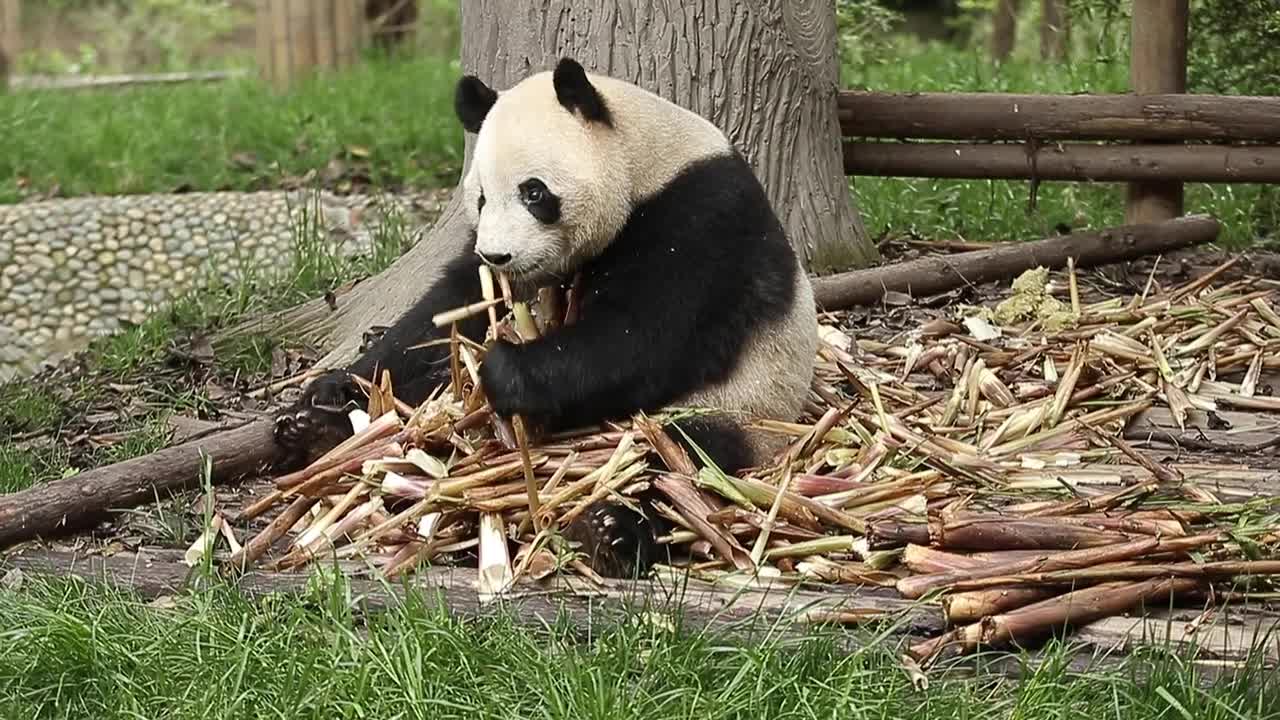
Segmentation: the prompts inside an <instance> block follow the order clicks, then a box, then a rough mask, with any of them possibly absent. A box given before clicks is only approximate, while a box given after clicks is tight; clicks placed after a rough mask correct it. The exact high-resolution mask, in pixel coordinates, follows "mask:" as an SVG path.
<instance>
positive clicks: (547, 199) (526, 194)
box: [518, 178, 560, 225]
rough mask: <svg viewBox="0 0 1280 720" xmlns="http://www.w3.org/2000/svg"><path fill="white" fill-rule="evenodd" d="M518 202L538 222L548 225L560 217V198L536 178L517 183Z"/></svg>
mask: <svg viewBox="0 0 1280 720" xmlns="http://www.w3.org/2000/svg"><path fill="white" fill-rule="evenodd" d="M518 189H519V191H520V202H522V203H524V206H525V207H526V208H528V209H529V214H530V215H532V216H534V217H535V218H537V219H538V222H541V223H544V224H547V225H550V224H551V223H554V222H555V221H557V220H559V219H560V198H559V197H556V194H555V193H553V192H551V191H550V190H548V189H547V186H546V184H545V183H543V182H542V181H541V180H539V179H538V178H529V179H528V180H525V181H524V182H522V183H520V185H519V188H518Z"/></svg>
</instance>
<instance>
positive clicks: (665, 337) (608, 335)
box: [480, 308, 715, 425]
mask: <svg viewBox="0 0 1280 720" xmlns="http://www.w3.org/2000/svg"><path fill="white" fill-rule="evenodd" d="M688 335H689V333H688V332H687V331H686V330H685V329H683V328H681V327H679V326H672V325H669V324H662V323H653V322H652V321H649V322H640V321H639V320H638V318H635V317H633V316H631V315H630V314H629V313H624V312H616V311H615V312H607V311H602V309H601V308H594V309H593V311H592V313H591V314H590V315H589V316H587V317H584V318H583V319H582V320H580V321H579V322H578V323H576V324H574V325H572V326H569V327H566V328H563V329H561V330H559V331H557V332H556V333H554V334H552V335H548V336H546V337H543V338H541V339H538V340H535V341H533V342H530V343H527V344H524V345H512V344H510V343H506V342H499V343H496V344H495V345H494V347H493V348H491V349H490V350H489V352H488V354H487V355H486V357H485V361H484V363H483V364H482V365H481V367H480V375H481V382H482V383H483V385H484V387H485V392H486V395H487V396H488V398H489V401H490V403H491V404H492V405H493V407H494V409H495V410H496V411H497V412H498V414H499V415H502V416H505V417H509V416H510V415H512V414H514V413H520V414H524V415H527V416H531V417H538V418H548V419H555V420H557V421H559V422H561V423H567V424H570V425H576V424H589V423H596V422H600V421H601V420H605V419H609V418H615V417H619V416H625V415H629V414H631V413H633V412H635V411H636V410H640V409H645V410H652V409H656V408H658V407H660V406H662V405H664V404H666V403H668V402H670V401H671V400H672V399H673V398H675V397H677V396H679V395H681V394H683V393H684V392H687V391H689V390H692V389H694V388H696V387H699V386H700V385H702V384H704V383H705V382H706V381H707V380H708V377H707V376H708V374H709V373H710V370H709V369H710V368H711V367H715V364H714V361H710V362H707V361H704V360H703V359H701V358H698V357H691V356H690V354H689V353H690V351H691V350H692V351H693V352H695V353H696V352H697V350H696V349H694V348H689V347H687V343H686V342H684V339H685V338H687V337H688Z"/></svg>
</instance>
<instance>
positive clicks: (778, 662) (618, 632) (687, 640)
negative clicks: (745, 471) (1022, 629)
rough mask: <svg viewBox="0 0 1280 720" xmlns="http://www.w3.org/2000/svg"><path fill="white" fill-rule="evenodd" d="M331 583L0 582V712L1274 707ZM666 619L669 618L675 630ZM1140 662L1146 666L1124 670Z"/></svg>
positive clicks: (1159, 687)
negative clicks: (542, 625) (447, 607)
mask: <svg viewBox="0 0 1280 720" xmlns="http://www.w3.org/2000/svg"><path fill="white" fill-rule="evenodd" d="M350 601H351V597H349V595H348V594H346V592H344V589H343V587H342V585H340V584H335V585H332V586H330V585H327V584H326V583H324V582H316V583H314V584H313V592H312V594H310V595H306V596H303V597H302V598H300V599H291V598H285V597H281V596H277V597H273V598H269V599H266V600H263V601H260V602H249V601H246V600H244V599H243V598H242V597H240V596H238V595H236V594H235V593H234V592H231V591H228V590H227V589H226V588H225V587H221V586H218V587H214V588H212V589H208V590H205V591H202V592H199V593H196V594H192V595H185V596H180V597H178V598H176V599H174V601H173V602H170V603H165V605H167V607H153V606H149V605H148V604H147V603H144V602H142V601H139V600H137V599H136V598H135V597H133V596H131V595H129V594H125V593H122V592H119V591H111V590H104V589H102V588H100V587H95V586H86V585H84V584H82V583H80V582H72V581H66V580H59V581H49V582H43V581H41V582H37V581H35V580H34V579H31V578H28V579H26V580H25V582H24V587H23V589H22V591H21V592H5V591H2V590H0V646H3V647H4V648H5V652H3V653H0V698H3V701H0V707H4V708H5V709H4V711H3V713H2V714H3V716H4V717H5V718H65V717H94V718H166V719H168V718H175V719H176V718H196V717H200V718H213V717H218V718H239V717H246V718H247V717H254V718H378V717H387V718H391V717H395V718H451V717H457V718H468V719H470V718H534V717H539V718H567V719H571V720H590V719H592V718H600V719H607V720H625V719H626V718H644V720H666V719H667V718H699V719H705V720H717V719H719V718H752V719H754V718H765V717H767V718H779V719H782V718H836V717H841V718H843V717H850V718H886V719H889V718H957V719H958V718H1000V719H1001V720H1005V719H1007V718H1028V719H1031V718H1034V719H1035V720H1051V719H1053V718H1089V719H1090V720H1104V719H1109V718H1115V719H1116V720H1138V719H1141V718H1170V719H1180V718H1187V719H1188V720H1189V719H1190V718H1196V719H1197V720H1217V719H1222V720H1227V719H1228V718H1258V719H1262V718H1274V717H1277V715H1280V695H1277V684H1276V682H1275V679H1274V677H1273V676H1272V675H1270V674H1268V673H1267V672H1265V671H1257V670H1246V671H1245V672H1244V674H1243V675H1242V676H1241V677H1240V678H1238V679H1236V680H1234V681H1222V682H1219V683H1217V684H1216V685H1213V686H1212V687H1211V688H1206V687H1202V686H1198V682H1197V681H1199V680H1202V678H1199V677H1198V675H1197V673H1196V671H1195V670H1193V669H1191V668H1190V667H1188V666H1186V665H1183V664H1181V663H1179V662H1178V661H1177V660H1176V659H1173V658H1169V657H1163V656H1162V657H1159V658H1157V657H1152V658H1149V659H1146V660H1144V661H1141V662H1138V663H1135V664H1133V665H1132V666H1130V667H1128V668H1125V669H1122V670H1119V671H1112V672H1107V673H1097V674H1089V675H1084V676H1080V677H1072V676H1071V675H1069V674H1068V673H1067V672H1066V671H1065V670H1064V669H1063V666H1064V657H1065V656H1061V655H1060V656H1056V657H1055V656H1054V655H1053V654H1052V653H1051V654H1050V658H1051V661H1050V662H1049V663H1047V664H1045V665H1044V666H1042V668H1041V669H1039V670H1038V671H1036V672H1034V673H1033V674H1032V675H1031V676H1030V677H1028V678H1025V679H1023V680H1021V681H1018V682H1012V681H1004V680H997V679H986V680H981V681H972V680H963V679H960V678H958V677H947V676H945V675H935V676H934V677H932V678H931V682H930V684H929V686H928V687H927V688H926V689H922V690H917V689H915V688H913V687H912V684H911V680H910V679H909V677H908V676H907V674H906V673H905V672H903V670H902V669H901V668H900V666H899V665H898V663H897V660H896V658H895V655H894V653H893V652H891V650H890V649H889V648H887V647H884V646H883V645H881V646H876V647H873V648H872V649H869V650H865V651H862V652H858V653H855V654H853V655H842V654H841V653H840V652H838V651H837V650H836V647H835V644H834V643H833V642H831V639H830V637H820V636H817V635H815V636H814V637H813V638H811V639H809V640H808V641H806V642H803V643H791V644H785V645H784V644H782V643H781V642H780V641H779V642H765V643H763V644H760V645H755V646H745V647H744V646H737V645H733V644H730V643H728V642H725V641H723V640H722V639H719V638H716V637H715V636H710V635H692V634H689V633H681V632H673V631H671V630H669V629H665V628H664V627H662V626H661V625H660V624H655V623H646V622H644V621H643V618H644V616H642V615H639V614H637V615H635V616H633V617H632V618H630V621H629V622H626V623H624V624H622V625H620V626H616V627H608V628H605V627H596V628H595V629H593V630H592V632H593V637H591V638H590V640H589V642H578V641H576V640H575V639H574V633H573V631H571V630H570V629H569V627H568V626H567V624H559V625H556V626H552V627H548V628H546V629H545V630H544V631H542V632H529V631H528V630H527V629H521V628H519V627H517V626H516V625H515V624H514V623H513V622H511V619H510V617H504V616H499V617H498V618H496V619H495V620H492V621H486V622H483V623H462V622H459V621H457V620H455V619H453V618H451V617H449V616H448V615H447V614H446V613H444V612H442V611H441V609H440V607H439V606H438V605H437V604H436V603H435V601H434V599H428V598H426V597H424V596H422V595H418V594H410V595H409V598H408V601H407V602H406V603H405V604H404V605H403V606H401V607H398V608H397V609H393V610H389V611H387V612H385V613H380V614H377V615H373V616H372V617H369V618H360V617H356V616H354V615H353V614H352V613H351V612H350V611H349V609H348V608H349V605H350ZM677 630H678V628H677ZM1138 669H1142V670H1145V671H1149V672H1150V676H1149V677H1146V678H1142V677H1138V676H1137V675H1136V674H1135V671H1136V670H1138Z"/></svg>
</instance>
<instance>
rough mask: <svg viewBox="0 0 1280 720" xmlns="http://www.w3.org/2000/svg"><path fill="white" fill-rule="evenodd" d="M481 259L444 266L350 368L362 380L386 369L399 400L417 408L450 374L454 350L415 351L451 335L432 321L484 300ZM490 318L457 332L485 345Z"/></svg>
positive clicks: (464, 324)
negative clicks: (450, 355)
mask: <svg viewBox="0 0 1280 720" xmlns="http://www.w3.org/2000/svg"><path fill="white" fill-rule="evenodd" d="M479 267H480V260H479V258H478V257H476V255H475V254H474V253H472V252H470V251H469V250H468V251H467V252H465V253H463V254H462V255H460V256H458V257H457V258H455V259H453V260H451V261H450V262H449V263H448V264H446V265H445V267H444V271H443V273H442V274H441V275H440V277H439V279H438V280H437V281H436V282H435V283H434V284H432V286H431V288H430V289H429V290H428V291H427V292H426V293H425V294H424V295H423V296H422V297H421V298H419V299H418V301H417V302H415V303H414V304H413V306H412V307H410V308H409V309H408V310H407V311H406V312H405V313H404V314H403V315H402V316H400V318H399V319H398V320H396V322H395V323H394V324H393V325H392V326H391V327H389V328H387V330H386V331H385V332H384V333H383V334H382V337H380V338H378V339H377V341H376V342H374V343H373V344H372V346H371V347H370V348H369V349H368V351H367V352H365V353H364V354H362V355H361V356H360V357H359V358H357V359H356V360H355V362H353V363H352V364H351V365H349V366H348V367H347V368H346V369H347V371H348V372H351V373H354V374H357V375H360V376H361V377H364V378H367V379H371V380H375V381H376V380H377V377H375V375H381V374H382V371H383V370H388V371H390V372H391V382H392V385H393V387H394V388H395V394H396V397H397V398H398V399H400V400H402V401H403V402H405V403H408V404H410V405H417V404H418V403H421V402H422V401H423V400H425V399H426V398H427V396H428V395H430V394H431V391H432V390H433V389H434V388H435V387H436V385H438V384H440V383H441V382H445V381H446V380H447V378H448V374H449V346H448V344H447V343H437V344H434V345H431V346H428V347H414V346H416V345H421V344H423V343H429V342H432V341H435V340H443V339H445V338H448V337H449V328H447V327H445V328H437V327H436V326H435V324H434V323H433V322H432V320H431V318H432V317H433V316H435V315H436V314H438V313H440V312H443V311H445V310H452V309H454V308H457V307H461V306H463V305H469V304H471V303H476V302H479V301H481V300H483V299H484V298H483V297H482V294H481V290H480V277H479V272H478V271H479ZM486 327H487V320H486V316H484V315H478V316H473V317H471V318H468V319H466V320H463V321H461V322H459V323H458V332H459V333H460V334H461V335H463V336H465V337H467V338H469V339H471V340H474V341H475V342H483V341H484V333H485V328H486Z"/></svg>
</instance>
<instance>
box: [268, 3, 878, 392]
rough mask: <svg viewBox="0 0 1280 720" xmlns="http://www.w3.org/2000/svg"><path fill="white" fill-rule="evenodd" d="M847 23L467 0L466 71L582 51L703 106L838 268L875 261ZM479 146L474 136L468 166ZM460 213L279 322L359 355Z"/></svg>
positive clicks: (812, 256)
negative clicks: (840, 47)
mask: <svg viewBox="0 0 1280 720" xmlns="http://www.w3.org/2000/svg"><path fill="white" fill-rule="evenodd" d="M835 22H836V21H835V10H834V6H833V4H832V3H827V2H821V1H820V0H758V1H757V2H752V3H719V2H712V1H711V0H698V1H696V2H685V3H662V2H655V1H654V0H637V2H633V3H611V2H603V1H602V0H519V1H514V0H468V1H467V2H465V3H463V6H462V37H463V40H462V66H463V68H464V70H465V71H466V72H468V73H473V74H475V75H477V76H478V77H480V78H481V79H482V80H484V81H485V82H486V83H488V84H489V85H490V86H491V87H494V88H496V89H500V90H501V89H506V88H508V87H510V86H512V85H514V84H515V83H516V82H518V81H519V80H521V79H523V78H524V77H526V76H528V75H530V74H532V73H534V72H537V71H540V70H547V69H551V68H552V67H554V64H555V62H556V61H557V60H558V59H559V58H560V57H562V56H572V57H574V58H575V59H577V60H578V61H579V62H581V63H582V64H583V66H584V67H586V68H587V69H588V70H589V71H595V72H600V73H603V74H608V75H613V76H616V77H620V78H623V79H626V80H630V81H632V82H636V83H638V84H639V85H641V86H643V87H646V88H648V89H650V90H653V91H655V92H657V93H659V94H661V95H663V96H664V97H666V98H668V99H670V100H673V101H675V102H677V103H679V104H681V105H683V106H685V107H687V108H690V109H691V110H693V111H695V112H698V113H700V114H702V115H704V116H705V117H707V118H708V119H710V120H711V121H712V122H714V123H716V124H717V125H719V126H720V127H721V128H723V129H724V130H725V131H726V132H727V133H728V135H729V137H730V139H731V140H732V141H733V142H734V143H735V144H736V145H737V146H738V147H739V148H741V150H742V151H743V153H744V154H745V155H746V157H747V159H748V160H749V161H750V162H751V164H752V166H753V167H754V168H755V170H756V172H757V173H758V175H759V176H760V179H761V181H762V182H763V183H764V185H765V188H766V189H767V190H768V193H769V197H770V199H771V201H772V202H773V203H774V207H775V208H776V210H777V212H778V214H779V216H780V217H781V219H782V221H783V224H784V225H785V226H786V229H787V231H788V232H789V233H790V236H791V241H792V244H793V245H794V246H795V247H796V249H797V251H798V252H799V253H800V254H801V257H802V259H803V260H804V261H805V263H806V265H807V266H808V267H809V268H810V269H811V270H814V271H828V270H834V269H840V268H846V267H849V266H859V265H865V264H868V263H870V262H871V261H872V260H874V259H875V248H874V246H873V245H872V244H871V243H870V242H869V240H868V238H867V234H866V231H865V229H864V228H863V226H862V223H861V219H860V217H859V214H858V211H857V208H856V207H855V206H854V205H853V201H852V198H851V197H850V195H849V189H848V181H847V178H846V176H845V174H844V169H843V165H842V162H843V161H842V156H841V152H840V126H839V122H838V120H837V117H836V92H837V90H838V85H837V84H838V59H837V53H836V32H835V28H836V24H835ZM471 151H472V140H471V138H470V137H468V139H467V145H466V154H465V157H464V166H466V165H469V164H470V162H471ZM464 172H465V171H464ZM459 210H460V208H459V201H458V195H457V194H455V196H454V198H453V200H451V201H450V202H449V203H448V205H447V207H446V208H445V210H444V212H443V214H442V215H441V217H440V219H439V221H438V222H437V224H436V225H435V227H434V228H433V229H432V230H431V231H430V232H429V233H427V234H426V235H425V237H424V238H423V240H422V241H421V242H419V243H418V245H417V246H415V247H414V248H412V249H411V250H409V251H408V252H407V253H406V254H405V255H403V256H402V257H401V258H399V259H398V260H397V261H396V262H395V263H394V264H393V265H392V266H391V267H390V268H388V269H387V270H386V271H384V272H383V273H382V274H380V275H378V276H377V277H374V278H371V279H370V280H368V281H366V282H364V283H361V284H360V285H358V286H356V287H355V288H354V289H353V290H352V291H351V292H349V293H347V294H346V296H345V297H343V298H341V299H340V300H339V304H338V308H337V310H336V311H330V310H329V309H328V308H327V307H326V306H325V304H324V303H323V302H322V301H316V302H313V303H308V304H307V305H304V306H301V307H299V308H295V309H294V310H292V311H289V312H287V313H285V314H284V316H283V317H281V318H276V319H272V320H270V321H268V322H269V324H268V325H266V327H269V328H271V329H273V330H279V329H281V326H283V329H285V330H290V331H293V332H295V333H299V334H301V336H302V337H304V338H307V339H309V340H311V341H313V342H315V343H316V344H318V345H319V346H321V347H323V348H326V349H329V350H330V352H329V353H328V355H327V356H326V357H324V358H322V360H321V364H323V365H326V366H330V367H332V366H336V365H338V364H339V363H344V362H346V361H348V360H350V359H351V358H352V357H353V356H354V354H355V352H356V349H357V347H358V344H359V341H360V338H361V334H362V333H363V332H364V331H366V330H367V329H368V328H369V327H371V326H374V325H389V324H391V323H392V322H393V321H394V320H395V319H396V317H397V316H398V315H399V314H400V313H402V312H403V311H404V310H405V309H406V308H407V307H408V306H409V304H410V303H411V302H412V301H413V300H415V299H416V298H418V297H419V296H420V295H421V294H422V293H423V292H424V290H425V289H426V288H427V287H429V285H430V283H432V282H435V280H436V278H437V277H438V276H439V273H440V270H441V267H442V265H443V262H444V260H445V259H447V258H448V257H451V256H452V255H453V254H455V253H456V252H457V251H458V249H459V248H460V247H461V246H462V244H463V243H464V242H465V240H466V239H467V230H466V227H465V226H464V220H463V216H462V214H461V213H460V212H459Z"/></svg>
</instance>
